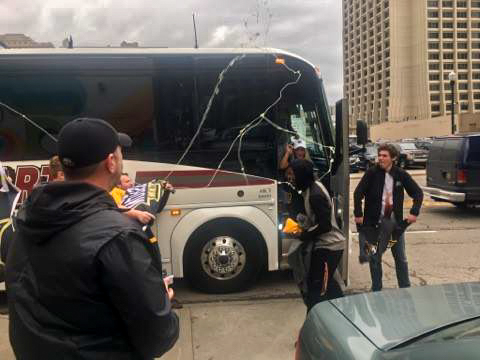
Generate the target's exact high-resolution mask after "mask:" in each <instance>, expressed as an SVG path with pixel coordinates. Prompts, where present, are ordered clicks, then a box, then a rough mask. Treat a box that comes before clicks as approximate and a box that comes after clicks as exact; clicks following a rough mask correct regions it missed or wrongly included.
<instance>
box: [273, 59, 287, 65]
mask: <svg viewBox="0 0 480 360" xmlns="http://www.w3.org/2000/svg"><path fill="white" fill-rule="evenodd" d="M275 64H279V65H285V59H281V58H276V59H275Z"/></svg>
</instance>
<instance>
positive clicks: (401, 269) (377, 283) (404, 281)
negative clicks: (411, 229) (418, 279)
mask: <svg viewBox="0 0 480 360" xmlns="http://www.w3.org/2000/svg"><path fill="white" fill-rule="evenodd" d="M392 255H393V259H394V260H395V270H396V273H397V281H398V287H401V288H406V287H410V279H409V277H408V262H407V253H406V252H405V234H402V235H401V236H400V238H399V239H398V241H397V243H396V244H395V245H393V246H392ZM382 275H383V271H382V259H381V257H377V256H374V257H373V258H372V260H371V261H370V276H371V277H372V291H380V290H382Z"/></svg>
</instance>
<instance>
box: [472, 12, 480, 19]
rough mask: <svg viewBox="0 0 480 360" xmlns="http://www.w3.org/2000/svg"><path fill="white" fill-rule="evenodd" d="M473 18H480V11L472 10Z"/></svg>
mask: <svg viewBox="0 0 480 360" xmlns="http://www.w3.org/2000/svg"><path fill="white" fill-rule="evenodd" d="M472 18H480V11H472Z"/></svg>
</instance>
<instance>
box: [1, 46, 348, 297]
mask: <svg viewBox="0 0 480 360" xmlns="http://www.w3.org/2000/svg"><path fill="white" fill-rule="evenodd" d="M0 79H1V81H0V102H1V103H3V104H5V105H8V107H11V108H12V109H15V111H17V112H18V113H20V114H24V115H26V116H27V117H28V118H29V119H31V120H33V122H34V123H35V124H36V125H38V126H34V125H33V124H31V123H29V122H28V121H26V120H25V118H23V117H22V116H20V115H19V114H18V113H15V112H12V111H10V110H9V109H8V108H7V107H5V106H0V160H1V161H2V163H3V165H4V166H5V168H6V170H7V173H9V174H10V176H11V178H12V179H13V181H14V184H15V185H16V186H17V187H18V188H20V189H21V190H22V197H21V199H20V203H21V202H22V201H23V200H24V199H25V198H26V196H28V194H29V193H30V191H31V190H32V188H33V187H34V186H35V185H36V184H38V183H40V182H46V181H48V178H49V171H48V159H49V157H50V156H52V155H54V153H55V146H52V144H51V143H52V141H51V139H50V136H49V135H48V134H46V133H45V132H44V131H41V130H40V129H39V127H41V128H43V129H45V130H47V131H48V133H49V134H51V135H53V136H54V137H56V136H57V135H58V133H59V131H60V129H61V128H62V127H63V126H64V125H65V124H66V123H67V122H68V121H71V120H73V119H75V118H78V117H93V118H101V119H104V120H106V121H108V122H109V123H111V124H112V125H113V126H114V127H115V128H116V129H117V130H118V131H121V132H125V133H127V134H129V135H130V137H131V138H132V139H133V145H132V146H131V147H130V148H128V149H125V150H124V158H125V161H124V171H125V172H127V173H128V174H129V175H130V176H131V177H132V178H133V179H134V180H135V182H136V183H145V182H148V181H152V180H155V179H167V178H168V181H169V182H170V183H172V185H173V186H174V187H175V188H176V189H177V191H176V192H175V194H173V195H171V196H170V199H169V202H168V204H167V206H166V207H165V208H164V209H163V211H162V212H161V213H160V214H158V216H157V218H156V222H155V224H154V226H153V231H154V233H155V235H156V237H157V239H159V247H160V251H161V255H162V263H163V265H164V268H165V270H166V272H167V273H169V274H173V275H174V276H175V277H178V278H182V277H185V278H187V280H188V281H189V282H190V283H191V284H192V285H194V286H195V287H197V288H199V289H200V290H203V291H206V292H211V293H228V292H235V291H240V290H242V289H244V288H246V287H247V286H249V285H250V284H251V283H252V282H253V281H254V280H255V278H256V277H257V275H258V274H259V273H260V272H261V271H262V270H264V269H268V270H270V271H273V270H278V269H282V268H284V267H285V261H284V260H285V255H286V253H287V251H288V246H289V242H290V241H291V239H289V238H288V236H286V235H284V234H283V233H282V231H281V229H282V224H283V221H284V219H285V217H286V211H285V207H286V205H285V196H284V195H285V194H284V190H282V182H283V180H284V174H282V173H281V172H280V171H279V170H278V169H279V167H278V164H279V161H280V158H281V156H283V151H284V149H285V145H286V144H287V143H288V142H289V141H290V139H291V136H297V137H300V138H302V139H304V140H306V143H307V148H308V149H307V150H308V153H309V156H310V158H311V160H312V161H313V163H314V165H315V169H316V171H317V172H318V174H319V176H320V177H321V178H322V181H323V183H324V184H325V185H326V186H327V187H328V189H329V190H330V192H331V194H332V197H333V199H334V200H335V205H336V210H337V214H338V219H339V221H340V222H341V226H342V228H343V230H344V231H345V234H346V236H347V238H348V198H349V196H348V163H345V161H344V159H343V156H342V152H343V148H347V149H348V141H347V133H346V132H345V131H348V129H347V130H345V129H344V128H343V124H348V121H347V122H344V121H345V119H341V116H342V115H341V114H342V111H341V110H342V106H345V104H344V103H339V104H337V109H338V110H337V111H338V113H339V114H340V118H339V115H338V113H337V120H336V133H334V130H333V128H334V127H335V126H333V125H335V124H332V119H331V117H330V113H329V107H328V103H327V98H326V95H325V90H324V87H323V82H322V79H321V76H320V73H319V71H318V70H317V69H316V68H315V67H314V66H313V65H312V64H311V63H309V62H307V61H306V60H304V59H302V58H301V57H299V56H296V55H294V54H291V53H289V52H286V51H282V50H276V49H244V48H241V49H168V48H164V49H147V48H137V49H124V48H116V49H115V48H106V49H105V48H101V49H100V48H78V49H48V50H46V49H22V50H17V49H15V50H13V49H11V50H10V49H5V50H3V49H2V50H1V51H0ZM343 113H344V114H345V113H346V111H344V112H343ZM240 140H241V141H240ZM333 149H334V151H333ZM186 150H188V151H186ZM85 151H88V149H85ZM346 159H347V161H348V156H346ZM345 166H347V168H345ZM345 253H346V254H347V253H348V251H346V252H345ZM347 261H348V256H345V259H344V262H343V270H342V277H343V279H344V281H346V279H347V269H348V266H347Z"/></svg>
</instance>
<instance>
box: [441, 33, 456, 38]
mask: <svg viewBox="0 0 480 360" xmlns="http://www.w3.org/2000/svg"><path fill="white" fill-rule="evenodd" d="M442 36H443V38H444V39H453V32H444V33H443V35H442Z"/></svg>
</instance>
